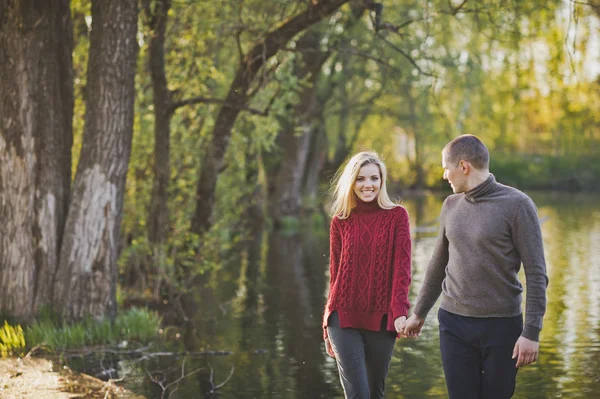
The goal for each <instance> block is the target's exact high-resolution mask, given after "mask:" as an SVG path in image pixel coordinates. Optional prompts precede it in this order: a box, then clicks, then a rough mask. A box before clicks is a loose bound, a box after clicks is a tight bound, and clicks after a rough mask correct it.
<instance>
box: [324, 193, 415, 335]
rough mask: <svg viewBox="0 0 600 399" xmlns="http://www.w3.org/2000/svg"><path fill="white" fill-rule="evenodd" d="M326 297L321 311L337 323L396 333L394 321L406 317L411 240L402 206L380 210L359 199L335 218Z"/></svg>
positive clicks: (375, 205) (373, 203)
mask: <svg viewBox="0 0 600 399" xmlns="http://www.w3.org/2000/svg"><path fill="white" fill-rule="evenodd" d="M329 238H330V280H329V295H328V298H327V303H326V305H325V312H324V315H323V330H324V337H327V328H326V327H327V319H328V318H329V315H330V314H331V312H333V311H337V312H338V314H339V319H340V327H342V328H346V327H352V328H362V329H366V330H373V331H379V329H380V326H381V321H382V319H383V317H384V316H385V315H387V316H388V317H387V325H386V328H387V330H389V331H395V328H394V320H395V319H396V318H397V317H400V316H407V314H408V309H409V308H410V303H409V301H408V289H409V286H410V282H411V263H410V259H411V258H410V256H411V241H410V229H409V221H408V213H407V212H406V210H405V209H404V208H403V207H396V208H393V209H389V210H386V209H381V208H380V207H379V206H378V205H377V202H376V201H373V202H362V201H360V200H358V204H357V206H356V208H354V209H353V210H352V213H351V214H350V217H349V218H348V219H339V218H337V217H334V218H333V220H332V221H331V228H330V234H329Z"/></svg>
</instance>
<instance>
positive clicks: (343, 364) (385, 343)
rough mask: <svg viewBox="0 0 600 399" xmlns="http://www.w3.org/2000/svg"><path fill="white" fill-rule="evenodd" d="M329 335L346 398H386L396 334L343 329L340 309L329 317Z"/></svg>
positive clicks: (383, 326) (383, 325) (382, 330)
mask: <svg viewBox="0 0 600 399" xmlns="http://www.w3.org/2000/svg"><path fill="white" fill-rule="evenodd" d="M327 334H328V336H329V340H330V341H331V346H332V347H333V351H334V353H335V359H336V361H337V365H338V370H339V372H340V381H341V382H342V387H343V388H344V394H345V395H346V399H376V398H383V391H384V389H385V377H386V376H387V372H388V368H389V365H390V359H391V358H392V351H393V350H394V343H395V342H396V333H394V332H391V331H387V330H385V322H382V329H381V331H368V330H362V329H357V328H340V320H339V316H338V314H337V312H333V313H332V314H331V316H329V321H328V323H327Z"/></svg>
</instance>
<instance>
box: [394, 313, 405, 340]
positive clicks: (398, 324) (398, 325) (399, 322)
mask: <svg viewBox="0 0 600 399" xmlns="http://www.w3.org/2000/svg"><path fill="white" fill-rule="evenodd" d="M405 324H406V316H400V317H396V320H394V328H395V329H396V332H397V333H398V335H400V336H402V333H403V332H404V325H405Z"/></svg>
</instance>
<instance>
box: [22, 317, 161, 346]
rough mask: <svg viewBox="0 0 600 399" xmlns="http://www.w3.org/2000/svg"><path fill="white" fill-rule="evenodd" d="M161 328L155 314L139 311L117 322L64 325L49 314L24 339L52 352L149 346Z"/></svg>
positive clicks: (30, 329)
mask: <svg viewBox="0 0 600 399" xmlns="http://www.w3.org/2000/svg"><path fill="white" fill-rule="evenodd" d="M160 325H161V318H160V317H159V316H158V314H157V313H156V312H152V311H148V310H146V309H139V308H131V309H129V310H127V311H126V312H123V313H120V314H118V315H117V316H116V317H115V319H114V320H110V319H102V320H99V321H98V320H95V319H93V318H86V319H84V320H82V321H79V322H76V323H72V324H61V323H59V322H57V320H56V318H55V317H52V316H51V315H46V316H44V317H38V320H37V321H35V322H34V323H33V324H31V325H29V326H26V327H25V340H26V342H27V346H28V347H34V346H36V345H41V346H43V347H45V348H46V349H48V350H51V351H60V350H66V349H77V348H81V347H85V346H95V345H118V344H120V343H122V342H123V341H127V342H137V343H140V344H146V343H148V342H150V341H152V340H154V339H156V338H157V336H158V330H159V328H160Z"/></svg>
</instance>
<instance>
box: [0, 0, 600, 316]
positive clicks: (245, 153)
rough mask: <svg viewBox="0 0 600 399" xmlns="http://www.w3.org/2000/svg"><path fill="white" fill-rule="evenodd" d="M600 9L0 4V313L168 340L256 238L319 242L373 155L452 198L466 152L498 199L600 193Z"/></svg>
mask: <svg viewBox="0 0 600 399" xmlns="http://www.w3.org/2000/svg"><path fill="white" fill-rule="evenodd" d="M599 21H600V6H599V5H596V4H594V3H590V2H586V1H575V0H555V1H546V2H535V1H500V0H486V1H478V2H471V1H467V0H464V1H463V0H461V1H457V0H432V1H422V0H414V1H413V0H382V1H381V2H374V1H370V0H354V1H348V0H311V1H306V0H269V1H265V0H218V1H195V0H141V1H139V2H137V1H131V0H130V1H127V0H102V1H99V0H98V1H91V2H90V1H84V0H71V1H69V0H49V1H46V2H39V1H33V0H0V215H1V221H2V223H0V314H3V315H6V316H8V317H9V318H10V319H11V320H15V321H18V322H29V321H31V320H32V319H34V318H35V315H36V314H37V313H39V312H40V310H42V309H46V308H50V309H51V310H52V311H54V312H55V313H57V314H59V315H60V316H61V318H62V319H64V320H80V319H83V318H85V317H86V316H88V315H91V316H93V317H95V318H97V319H99V318H102V317H105V316H108V317H111V318H112V317H114V316H115V315H116V314H117V312H118V310H119V309H120V306H122V305H124V304H126V303H130V304H131V303H140V302H141V303H144V304H156V306H159V305H160V304H167V303H168V304H169V306H171V307H172V308H170V309H172V310H173V312H172V313H171V314H170V317H173V318H174V320H176V322H178V323H186V322H189V321H190V314H192V313H194V312H195V311H196V309H197V307H198V306H199V307H200V308H201V307H202V306H203V304H202V301H201V298H199V297H198V296H197V295H195V293H196V292H197V290H196V288H197V287H198V286H202V285H206V284H210V282H211V279H210V275H211V273H213V272H215V271H216V270H218V269H219V267H220V265H221V263H222V261H223V260H224V259H226V258H227V256H228V254H231V253H232V252H238V253H239V252H240V251H242V252H243V251H244V250H245V248H246V247H247V246H248V245H251V242H252V241H253V240H254V239H256V237H257V236H259V235H260V234H261V231H263V229H264V228H265V227H267V228H287V229H294V228H296V227H295V226H298V225H301V224H302V223H305V222H306V221H310V222H311V223H321V224H325V225H326V223H327V218H326V216H325V212H324V208H325V206H326V202H327V199H328V197H327V190H328V187H329V184H330V181H331V178H332V177H333V174H334V173H335V171H336V170H337V169H338V168H339V167H340V166H341V165H342V164H343V162H344V161H345V160H346V159H347V157H348V155H350V154H351V153H352V152H354V151H356V150H360V149H363V148H369V149H374V150H376V151H378V152H380V153H381V154H382V155H383V156H384V157H385V160H386V163H387V166H388V170H389V182H388V184H389V188H390V191H391V192H392V193H393V194H394V195H395V196H400V195H401V196H407V195H418V194H419V193H422V192H424V191H425V190H447V188H446V185H445V183H444V182H443V181H442V179H441V167H440V150H441V148H442V147H443V145H444V144H445V143H446V142H448V141H449V140H450V139H452V138H453V137H455V136H457V135H460V134H465V133H472V134H476V135H478V136H479V137H481V138H482V139H483V140H484V142H485V143H486V144H487V145H488V147H489V149H490V151H491V153H492V162H491V170H492V172H493V173H494V174H495V175H496V177H497V178H498V180H499V181H501V182H503V183H506V184H510V185H514V186H516V187H519V188H522V189H552V190H568V191H597V190H599V189H600V184H599V183H598V182H599V181H600V162H598V161H597V160H598V156H600V79H599V77H598V76H599V73H600V39H599V34H600V22H599Z"/></svg>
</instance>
